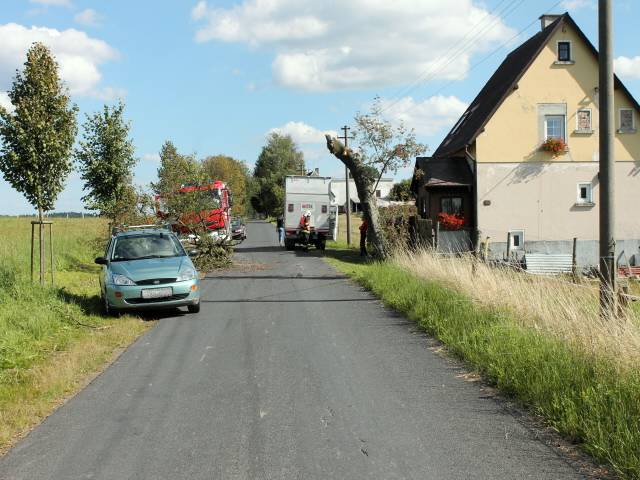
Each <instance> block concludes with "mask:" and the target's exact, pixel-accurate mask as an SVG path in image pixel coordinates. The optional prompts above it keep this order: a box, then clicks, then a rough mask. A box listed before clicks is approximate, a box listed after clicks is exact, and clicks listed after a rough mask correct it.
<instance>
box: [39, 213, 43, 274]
mask: <svg viewBox="0 0 640 480" xmlns="http://www.w3.org/2000/svg"><path fill="white" fill-rule="evenodd" d="M38 220H39V221H40V225H39V227H40V230H39V231H40V234H39V239H40V241H39V244H38V246H39V247H40V285H44V224H43V223H42V221H43V215H42V207H38Z"/></svg>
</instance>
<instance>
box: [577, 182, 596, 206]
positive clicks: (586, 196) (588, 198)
mask: <svg viewBox="0 0 640 480" xmlns="http://www.w3.org/2000/svg"><path fill="white" fill-rule="evenodd" d="M576 203H578V204H580V205H590V204H593V187H592V186H591V183H579V184H578V199H577V201H576Z"/></svg>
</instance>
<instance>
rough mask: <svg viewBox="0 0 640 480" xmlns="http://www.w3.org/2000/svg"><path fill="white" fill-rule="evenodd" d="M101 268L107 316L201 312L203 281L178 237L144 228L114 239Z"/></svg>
mask: <svg viewBox="0 0 640 480" xmlns="http://www.w3.org/2000/svg"><path fill="white" fill-rule="evenodd" d="M95 261H96V263H97V264H99V265H102V272H101V274H100V291H101V297H102V302H103V308H104V310H105V313H107V314H116V313H118V312H120V311H125V310H138V309H148V308H173V307H187V308H188V310H189V312H191V313H197V312H199V311H200V279H199V275H198V272H197V271H196V268H195V267H194V265H193V263H192V262H191V259H190V258H189V256H188V255H187V253H186V252H185V250H184V248H183V246H182V245H181V244H180V241H179V240H178V238H177V237H176V235H175V234H174V233H173V232H171V231H169V230H166V229H158V228H142V229H139V230H130V231H126V230H125V231H122V232H119V233H116V234H115V235H113V236H112V237H111V240H110V241H109V245H108V246H107V249H106V252H105V256H104V257H98V258H96V260H95Z"/></svg>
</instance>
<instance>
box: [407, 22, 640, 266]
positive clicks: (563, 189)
mask: <svg viewBox="0 0 640 480" xmlns="http://www.w3.org/2000/svg"><path fill="white" fill-rule="evenodd" d="M540 19H541V24H542V28H541V31H540V32H538V33H537V34H536V35H534V36H533V37H531V38H530V39H529V40H527V41H526V42H524V43H523V44H522V45H520V46H519V47H518V48H516V49H515V50H514V51H512V52H511V53H510V54H509V55H508V56H507V57H506V59H505V60H504V61H503V63H502V64H501V65H500V67H499V68H498V69H497V70H496V72H495V73H494V74H493V76H492V77H491V78H490V79H489V81H488V82H487V84H486V85H485V86H484V88H483V89H482V90H481V92H480V93H479V94H478V96H477V97H476V98H475V99H474V101H473V102H472V103H471V105H470V106H469V108H468V109H467V110H466V111H465V112H464V113H463V115H462V116H461V117H460V119H459V120H458V122H456V124H455V125H454V127H453V128H452V129H451V131H450V132H449V134H448V135H447V136H446V138H445V139H444V140H443V142H442V144H440V146H439V147H438V148H437V150H436V151H435V152H434V155H433V157H421V158H418V159H417V162H416V167H417V170H416V171H417V172H419V175H415V176H414V182H413V187H414V190H415V191H416V193H417V206H418V210H419V212H420V214H421V216H422V217H424V218H432V219H433V220H437V219H438V216H439V214H441V213H446V214H452V215H458V216H459V217H463V218H464V220H465V227H466V229H465V230H466V231H467V232H468V235H469V237H470V238H471V239H473V240H476V241H477V240H478V239H479V240H483V239H485V238H486V237H490V238H491V245H492V246H493V247H492V251H493V254H494V255H495V256H502V255H503V254H504V253H506V252H507V250H508V251H509V252H511V253H512V254H513V253H514V252H518V253H525V252H536V253H571V249H572V243H573V242H572V241H573V238H577V242H578V249H577V253H578V261H579V263H580V264H582V265H597V263H598V216H599V215H598V208H597V205H598V193H599V188H598V170H599V166H598V98H599V94H598V52H597V50H596V49H595V47H594V46H593V45H592V44H591V42H590V41H589V40H588V38H587V37H586V36H585V35H584V33H583V32H582V31H581V30H580V28H579V27H578V26H577V25H576V23H575V22H574V21H573V19H572V18H571V16H570V15H569V14H568V13H565V14H564V15H543V16H542V17H540ZM614 102H615V110H616V119H617V125H616V134H615V160H616V171H615V182H616V198H615V201H616V236H617V238H618V239H619V240H618V241H617V250H618V252H619V253H621V252H622V251H623V250H624V252H625V253H626V255H627V257H629V258H632V256H633V255H636V257H635V258H636V259H637V264H640V255H639V253H640V251H639V250H638V248H639V247H640V133H638V121H640V118H639V114H640V105H639V104H638V102H637V101H636V100H635V99H634V98H633V97H632V95H631V94H630V93H629V91H628V90H627V89H626V87H625V86H624V85H623V84H622V82H621V81H620V80H619V79H618V78H617V77H616V79H615V99H614ZM440 218H442V217H440ZM507 239H510V245H509V246H508V248H507Z"/></svg>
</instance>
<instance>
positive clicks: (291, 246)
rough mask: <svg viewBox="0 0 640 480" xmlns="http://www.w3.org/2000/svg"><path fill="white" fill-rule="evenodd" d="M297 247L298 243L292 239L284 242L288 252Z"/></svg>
mask: <svg viewBox="0 0 640 480" xmlns="http://www.w3.org/2000/svg"><path fill="white" fill-rule="evenodd" d="M295 246H296V242H295V241H293V240H290V239H288V238H287V239H285V241H284V248H286V249H287V250H293V249H294V248H295Z"/></svg>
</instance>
